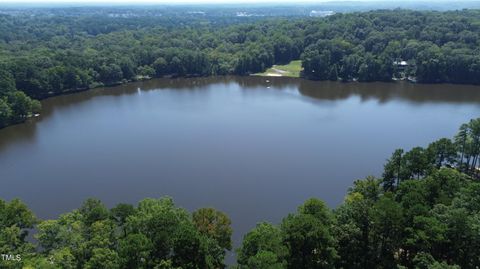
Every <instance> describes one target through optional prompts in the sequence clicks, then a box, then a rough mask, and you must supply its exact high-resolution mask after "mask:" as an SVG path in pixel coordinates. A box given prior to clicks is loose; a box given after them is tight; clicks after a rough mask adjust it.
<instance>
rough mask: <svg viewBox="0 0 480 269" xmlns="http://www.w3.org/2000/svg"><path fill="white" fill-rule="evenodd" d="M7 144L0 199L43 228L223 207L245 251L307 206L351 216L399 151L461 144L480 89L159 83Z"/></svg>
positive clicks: (81, 97)
mask: <svg viewBox="0 0 480 269" xmlns="http://www.w3.org/2000/svg"><path fill="white" fill-rule="evenodd" d="M42 104H43V112H42V115H41V116H40V117H37V118H34V119H31V120H29V121H28V122H27V123H25V124H20V125H16V126H11V127H8V128H5V129H2V130H0V179H1V184H2V185H1V188H0V198H2V199H7V200H9V199H12V198H15V197H19V198H21V199H22V200H23V201H25V202H26V203H27V204H28V206H29V207H30V208H31V209H33V210H34V212H35V213H36V214H37V215H38V216H39V217H41V218H53V217H56V216H58V214H60V213H63V212H66V211H70V210H72V209H74V208H78V207H79V206H80V205H81V203H82V201H83V200H85V199H86V198H87V197H96V198H100V199H101V200H102V201H104V202H105V203H106V204H107V205H108V206H113V205H115V204H116V203H119V202H127V203H137V202H138V201H139V200H141V199H143V198H145V197H161V196H165V195H168V196H171V197H173V198H174V200H175V202H176V204H177V205H179V206H182V207H184V208H186V209H188V210H194V209H196V208H199V207H215V208H217V209H220V210H222V211H224V212H226V213H227V214H228V215H229V216H230V217H231V219H232V221H233V228H234V231H235V233H234V241H235V242H236V243H237V245H238V242H239V241H240V240H241V238H242V236H243V234H245V233H246V232H247V231H248V230H250V229H251V228H253V227H254V226H255V224H256V223H257V222H260V221H263V220H266V221H270V222H274V223H278V222H279V221H280V220H281V218H282V217H284V216H286V215H287V214H288V213H289V212H293V211H295V209H296V207H297V206H299V205H300V204H301V203H303V202H304V201H305V200H306V199H307V198H310V197H318V198H321V199H323V200H324V201H326V202H327V203H328V205H330V206H331V207H335V206H337V205H339V204H340V203H341V202H342V200H343V198H344V195H345V194H346V192H347V189H348V187H349V186H351V185H352V182H353V181H354V180H356V179H360V178H364V177H366V176H368V175H375V176H380V175H381V171H382V168H383V164H384V163H385V160H386V159H387V158H388V157H389V156H390V155H391V153H392V152H393V151H394V150H395V149H396V148H405V149H410V148H412V147H414V146H417V145H420V146H426V145H427V144H428V143H430V142H432V141H434V140H436V139H439V138H442V137H449V138H450V137H453V136H454V135H455V133H456V131H457V129H458V127H459V126H460V124H462V123H465V122H468V121H469V120H470V119H471V118H474V117H479V116H480V87H476V86H462V85H443V84H442V85H415V84H409V83H405V82H398V83H339V82H315V81H307V80H302V79H292V78H282V77H278V78H262V77H217V78H191V79H156V80H150V81H145V82H137V83H131V84H128V85H122V86H118V87H112V88H104V89H103V88H100V89H94V90H90V91H86V92H81V93H76V94H71V95H64V96H58V97H53V98H49V99H46V100H44V101H43V102H42Z"/></svg>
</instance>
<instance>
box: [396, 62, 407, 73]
mask: <svg viewBox="0 0 480 269" xmlns="http://www.w3.org/2000/svg"><path fill="white" fill-rule="evenodd" d="M393 65H394V66H396V67H397V69H398V71H400V72H404V71H405V69H406V68H407V67H408V63H407V61H403V60H398V61H394V62H393Z"/></svg>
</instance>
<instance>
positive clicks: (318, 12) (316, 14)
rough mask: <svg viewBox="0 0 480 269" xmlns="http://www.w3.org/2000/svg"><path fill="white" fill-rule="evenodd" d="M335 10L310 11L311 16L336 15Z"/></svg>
mask: <svg viewBox="0 0 480 269" xmlns="http://www.w3.org/2000/svg"><path fill="white" fill-rule="evenodd" d="M334 14H335V12H334V11H330V10H312V11H310V17H322V18H323V17H328V16H332V15H334Z"/></svg>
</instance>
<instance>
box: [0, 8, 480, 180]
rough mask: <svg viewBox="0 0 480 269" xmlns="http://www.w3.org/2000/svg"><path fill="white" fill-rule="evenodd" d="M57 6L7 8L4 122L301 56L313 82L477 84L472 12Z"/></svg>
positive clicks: (1, 87) (1, 68)
mask: <svg viewBox="0 0 480 269" xmlns="http://www.w3.org/2000/svg"><path fill="white" fill-rule="evenodd" d="M60 14H63V13H62V12H59V13H58V16H54V18H52V16H50V15H49V14H48V13H42V12H38V13H37V14H36V16H28V15H20V14H19V15H17V16H11V15H2V16H1V19H0V29H9V30H8V31H5V33H1V34H0V128H1V127H4V126H7V125H9V124H13V123H17V122H22V121H24V120H25V119H26V118H27V117H29V116H31V114H33V113H37V112H38V110H39V109H40V107H39V103H37V102H35V101H32V100H31V99H30V98H37V99H38V98H45V97H48V96H51V95H55V94H62V93H65V92H72V91H78V90H85V89H88V88H92V87H98V86H103V85H116V84H119V83H125V82H128V81H133V80H142V79H148V78H152V77H161V76H210V75H228V74H237V75H248V74H251V73H256V72H261V71H264V70H265V69H266V68H268V67H271V66H272V65H273V64H277V63H287V62H289V61H291V60H294V59H302V65H303V67H304V70H303V72H302V75H303V76H304V77H306V78H309V79H315V80H341V81H355V80H358V81H390V80H392V78H396V79H407V78H409V79H411V80H415V81H419V82H451V83H469V84H480V57H479V56H478V55H479V47H480V46H479V40H480V37H479V29H480V28H479V25H480V22H479V18H480V13H479V11H475V10H463V11H451V12H429V11H422V12H418V11H409V10H400V9H396V10H379V11H370V12H362V13H349V14H336V15H334V16H329V17H327V18H300V17H295V18H290V19H288V20H287V19H284V18H274V19H272V18H270V19H265V18H264V19H262V18H261V17H258V18H250V19H247V18H244V19H243V20H238V18H230V17H217V16H205V17H195V18H193V17H191V16H185V18H182V16H178V15H177V14H175V12H171V13H169V12H168V11H166V15H165V16H160V17H157V16H153V15H149V14H145V16H139V17H131V18H110V17H107V16H94V15H87V14H86V13H85V12H83V13H82V12H80V13H78V14H77V13H74V14H73V15H68V14H63V15H60ZM242 21H243V23H241V22H242ZM404 63H406V65H404ZM16 90H19V91H22V92H24V93H25V94H26V95H27V96H29V97H30V98H27V97H25V96H20V95H19V94H20V93H18V92H16ZM437 156H438V155H437ZM444 162H448V160H444ZM437 165H438V164H437ZM421 172H422V171H419V170H417V171H415V172H414V173H415V174H413V176H417V177H418V176H422V173H421ZM397 183H398V182H397Z"/></svg>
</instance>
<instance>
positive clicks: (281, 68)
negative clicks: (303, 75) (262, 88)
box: [253, 60, 302, 78]
mask: <svg viewBox="0 0 480 269" xmlns="http://www.w3.org/2000/svg"><path fill="white" fill-rule="evenodd" d="M300 71H302V61H300V60H296V61H291V62H290V63H288V64H286V65H274V66H272V67H271V68H269V69H267V70H266V71H265V72H263V73H256V74H253V75H254V76H266V77H294V78H298V77H300Z"/></svg>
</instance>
